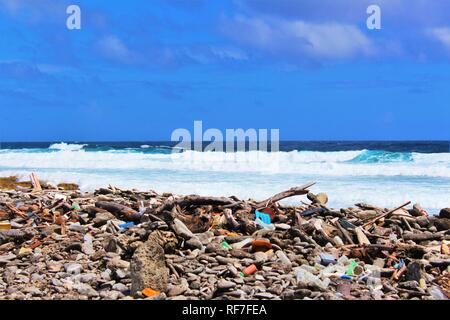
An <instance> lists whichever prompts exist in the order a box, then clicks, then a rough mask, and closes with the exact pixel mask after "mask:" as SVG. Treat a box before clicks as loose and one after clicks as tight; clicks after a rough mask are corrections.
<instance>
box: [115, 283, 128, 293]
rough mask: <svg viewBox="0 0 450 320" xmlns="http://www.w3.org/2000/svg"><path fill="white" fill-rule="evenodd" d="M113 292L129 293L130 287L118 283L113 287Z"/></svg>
mask: <svg viewBox="0 0 450 320" xmlns="http://www.w3.org/2000/svg"><path fill="white" fill-rule="evenodd" d="M112 289H113V290H116V291H120V292H126V291H128V287H127V286H126V285H124V284H123V283H116V284H114V285H113V287H112Z"/></svg>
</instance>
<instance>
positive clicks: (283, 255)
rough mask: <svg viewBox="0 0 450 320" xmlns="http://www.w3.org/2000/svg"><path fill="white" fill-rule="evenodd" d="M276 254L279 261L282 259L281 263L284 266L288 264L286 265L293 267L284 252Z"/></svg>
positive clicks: (279, 251)
mask: <svg viewBox="0 0 450 320" xmlns="http://www.w3.org/2000/svg"><path fill="white" fill-rule="evenodd" d="M275 254H276V255H277V257H278V259H280V261H281V262H282V263H283V264H286V265H289V266H291V265H292V262H291V260H289V258H288V257H287V255H286V254H285V253H284V252H283V251H281V250H278V251H277V252H275Z"/></svg>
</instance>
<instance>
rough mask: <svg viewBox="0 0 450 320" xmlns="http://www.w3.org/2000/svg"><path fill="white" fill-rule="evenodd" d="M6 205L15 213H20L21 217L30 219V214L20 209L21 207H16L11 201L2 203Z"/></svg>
mask: <svg viewBox="0 0 450 320" xmlns="http://www.w3.org/2000/svg"><path fill="white" fill-rule="evenodd" d="M2 204H3V205H4V206H5V207H7V208H8V209H9V210H11V211H12V212H13V213H14V214H15V215H18V216H19V217H21V218H22V219H28V215H27V214H26V213H24V212H22V211H20V210H19V209H17V208H16V207H14V206H13V205H11V204H9V203H2Z"/></svg>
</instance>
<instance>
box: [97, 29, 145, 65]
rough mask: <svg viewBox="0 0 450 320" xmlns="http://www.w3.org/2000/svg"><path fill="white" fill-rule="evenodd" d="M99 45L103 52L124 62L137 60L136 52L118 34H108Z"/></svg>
mask: <svg viewBox="0 0 450 320" xmlns="http://www.w3.org/2000/svg"><path fill="white" fill-rule="evenodd" d="M97 46H98V48H99V50H100V51H101V53H102V54H103V55H104V56H105V57H107V58H110V59H113V60H116V61H119V62H122V63H134V62H136V58H137V57H136V54H134V53H133V52H132V51H131V50H130V49H128V47H127V46H126V45H125V43H124V42H123V41H122V40H120V39H119V38H118V37H116V36H112V35H110V36H106V37H103V38H102V39H100V41H99V42H98V43H97Z"/></svg>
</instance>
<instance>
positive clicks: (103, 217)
mask: <svg viewBox="0 0 450 320" xmlns="http://www.w3.org/2000/svg"><path fill="white" fill-rule="evenodd" d="M115 218H116V217H115V216H114V215H113V214H112V213H110V212H108V211H105V212H98V213H97V214H96V215H95V218H94V219H93V220H92V222H93V223H94V226H96V227H101V226H102V225H104V224H106V223H107V222H108V221H109V220H114V219H115Z"/></svg>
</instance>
